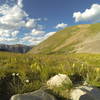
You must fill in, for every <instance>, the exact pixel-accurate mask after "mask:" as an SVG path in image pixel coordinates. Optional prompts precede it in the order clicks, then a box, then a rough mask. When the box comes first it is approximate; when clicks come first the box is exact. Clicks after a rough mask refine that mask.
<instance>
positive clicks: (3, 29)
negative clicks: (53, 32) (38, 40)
mask: <svg viewBox="0 0 100 100" xmlns="http://www.w3.org/2000/svg"><path fill="white" fill-rule="evenodd" d="M22 1H23V0H17V4H14V5H13V6H10V5H8V4H3V5H2V6H0V43H1V42H4V41H5V42H7V41H9V42H10V41H11V42H12V40H13V41H14V40H15V41H21V39H22V38H24V36H23V37H22V38H20V37H18V35H20V34H22V31H21V29H23V28H25V29H29V30H30V31H32V33H33V34H41V33H44V31H42V29H43V26H42V25H40V24H38V22H39V21H41V18H37V19H34V18H29V15H28V14H27V13H26V12H25V11H24V10H23V3H22ZM23 34H24V33H23ZM29 34H30V32H29ZM15 38H16V39H15ZM31 40H32V39H31Z"/></svg>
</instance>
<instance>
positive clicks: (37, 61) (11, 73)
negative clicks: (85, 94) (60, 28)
mask: <svg viewBox="0 0 100 100" xmlns="http://www.w3.org/2000/svg"><path fill="white" fill-rule="evenodd" d="M59 73H61V74H66V75H68V76H69V77H70V79H71V80H72V82H73V86H77V85H79V84H83V83H84V82H85V81H86V82H87V83H88V84H90V85H92V86H96V87H100V54H67V55H64V54H61V55H60V54H59V55H57V54H53V55H30V54H15V53H8V52H0V98H2V100H8V98H10V97H11V96H12V95H13V94H17V93H26V92H31V91H34V90H37V89H39V88H40V87H45V85H46V81H47V80H48V79H50V78H51V77H52V76H54V75H56V74H59ZM56 90H57V89H56ZM57 91H58V92H57ZM57 91H56V92H57V93H58V94H59V93H60V92H59V90H57ZM56 92H55V93H56ZM57 93H56V94H57ZM58 94H57V95H58ZM5 95H6V97H5ZM60 100H61V99H60Z"/></svg>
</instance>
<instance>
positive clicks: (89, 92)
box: [71, 86, 100, 100]
mask: <svg viewBox="0 0 100 100" xmlns="http://www.w3.org/2000/svg"><path fill="white" fill-rule="evenodd" d="M71 99H72V100H100V89H98V88H95V87H90V86H81V87H77V88H76V89H73V90H72V91H71Z"/></svg>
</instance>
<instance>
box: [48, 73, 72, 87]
mask: <svg viewBox="0 0 100 100" xmlns="http://www.w3.org/2000/svg"><path fill="white" fill-rule="evenodd" d="M63 84H66V85H67V84H68V85H69V84H72V81H71V80H70V78H69V77H68V76H67V75H65V74H58V75H55V76H53V77H52V78H51V79H50V80H48V81H47V86H48V87H60V86H62V85H63Z"/></svg>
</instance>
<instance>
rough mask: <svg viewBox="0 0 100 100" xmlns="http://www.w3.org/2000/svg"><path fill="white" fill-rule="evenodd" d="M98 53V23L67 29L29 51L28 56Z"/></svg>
mask: <svg viewBox="0 0 100 100" xmlns="http://www.w3.org/2000/svg"><path fill="white" fill-rule="evenodd" d="M74 52H75V53H100V23H96V24H82V25H76V26H71V27H67V28H65V29H63V30H61V31H59V32H56V33H55V34H54V35H52V36H50V37H49V38H48V39H46V40H45V41H43V42H42V43H40V44H39V45H37V46H35V47H34V48H33V49H31V50H30V51H29V52H28V53H30V54H52V53H58V54H60V53H65V54H66V53H74Z"/></svg>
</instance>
